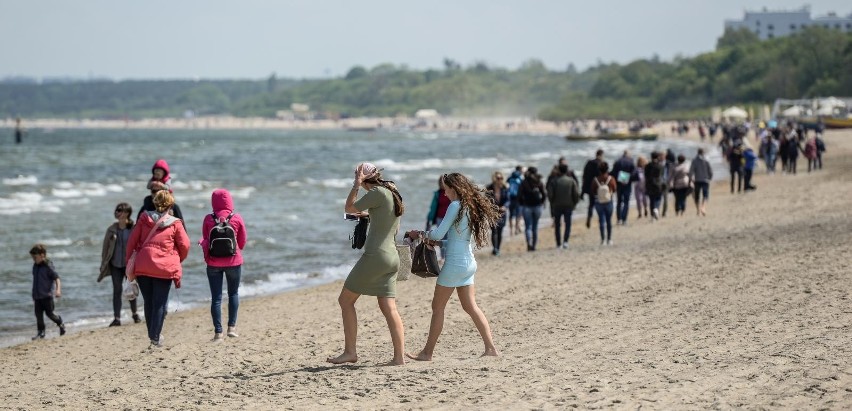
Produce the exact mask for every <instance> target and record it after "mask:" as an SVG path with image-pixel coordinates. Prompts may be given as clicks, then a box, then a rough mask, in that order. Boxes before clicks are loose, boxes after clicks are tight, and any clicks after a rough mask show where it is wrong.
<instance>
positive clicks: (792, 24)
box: [725, 6, 852, 40]
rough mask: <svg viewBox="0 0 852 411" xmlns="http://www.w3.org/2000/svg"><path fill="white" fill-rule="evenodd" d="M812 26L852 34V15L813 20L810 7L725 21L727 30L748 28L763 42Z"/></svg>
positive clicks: (754, 12)
mask: <svg viewBox="0 0 852 411" xmlns="http://www.w3.org/2000/svg"><path fill="white" fill-rule="evenodd" d="M810 26H822V27H825V28H827V29H835V30H840V31H843V32H844V33H852V14H849V15H848V16H846V17H840V16H838V15H837V14H836V13H828V15H826V16H821V17H816V18H811V9H810V7H808V6H805V7H802V8H801V9H798V10H767V9H766V8H764V9H763V10H762V11H746V12H745V17H744V18H743V19H742V20H725V29H726V30H727V29H728V28H731V29H734V30H736V29H740V28H746V29H749V30H751V31H753V32H754V33H755V34H757V36H758V37H759V38H760V39H761V40H766V39H771V38H774V37H782V36H788V35H790V34H794V33H797V32H799V31H801V30H802V29H804V28H805V27H810Z"/></svg>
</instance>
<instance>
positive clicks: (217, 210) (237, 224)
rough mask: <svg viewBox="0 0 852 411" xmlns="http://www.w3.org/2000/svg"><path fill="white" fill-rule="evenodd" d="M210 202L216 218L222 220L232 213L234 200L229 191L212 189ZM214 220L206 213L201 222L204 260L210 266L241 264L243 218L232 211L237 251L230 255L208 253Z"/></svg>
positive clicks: (244, 234)
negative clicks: (216, 255)
mask: <svg viewBox="0 0 852 411" xmlns="http://www.w3.org/2000/svg"><path fill="white" fill-rule="evenodd" d="M210 203H211V204H212V205H213V214H215V215H216V220H220V219H221V220H224V219H226V218H228V215H229V214H231V213H234V200H232V199H231V193H230V192H228V190H225V189H224V188H220V189H217V190H214V191H213V195H211V197H210ZM215 225H216V222H215V221H213V216H212V215H210V214H207V215H206V216H204V222H203V223H202V224H201V241H199V242H198V243H199V244H200V245H201V249H202V250H204V261H205V262H206V263H207V265H209V266H211V267H236V266H238V265H242V264H243V253H242V250H243V248H245V246H246V226H245V223H243V218H242V217H240V215H239V214H237V213H234V215H233V216H232V217H231V226H232V227H234V234H235V235H236V238H237V247H236V249H237V253H236V254H234V255H233V256H230V257H214V256H211V255H210V249H209V244H210V230H211V229H212V228H213V226H215Z"/></svg>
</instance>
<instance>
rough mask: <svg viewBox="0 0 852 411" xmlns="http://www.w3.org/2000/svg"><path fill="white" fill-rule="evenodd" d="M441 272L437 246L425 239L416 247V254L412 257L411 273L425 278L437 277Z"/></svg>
mask: <svg viewBox="0 0 852 411" xmlns="http://www.w3.org/2000/svg"><path fill="white" fill-rule="evenodd" d="M440 272H441V266H440V265H439V264H438V255H437V254H436V253H435V247H433V246H431V245H429V244H427V243H426V242H425V241H423V242H421V243H420V244H417V246H416V247H414V255H413V256H412V257H411V273H412V274H414V275H416V276H418V277H423V278H429V277H437V276H438V274H440Z"/></svg>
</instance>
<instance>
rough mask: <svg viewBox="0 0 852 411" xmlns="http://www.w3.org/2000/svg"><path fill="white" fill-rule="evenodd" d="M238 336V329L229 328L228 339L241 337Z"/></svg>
mask: <svg viewBox="0 0 852 411" xmlns="http://www.w3.org/2000/svg"><path fill="white" fill-rule="evenodd" d="M239 336H240V335H239V334H237V327H228V337H239Z"/></svg>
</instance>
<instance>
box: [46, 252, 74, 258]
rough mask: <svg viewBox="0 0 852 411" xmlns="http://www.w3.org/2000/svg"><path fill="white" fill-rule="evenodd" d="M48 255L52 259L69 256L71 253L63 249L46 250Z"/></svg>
mask: <svg viewBox="0 0 852 411" xmlns="http://www.w3.org/2000/svg"><path fill="white" fill-rule="evenodd" d="M48 255H50V258H51V259H54V260H63V259H66V258H71V253H69V252H68V251H65V250H59V251H50V252H48Z"/></svg>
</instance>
